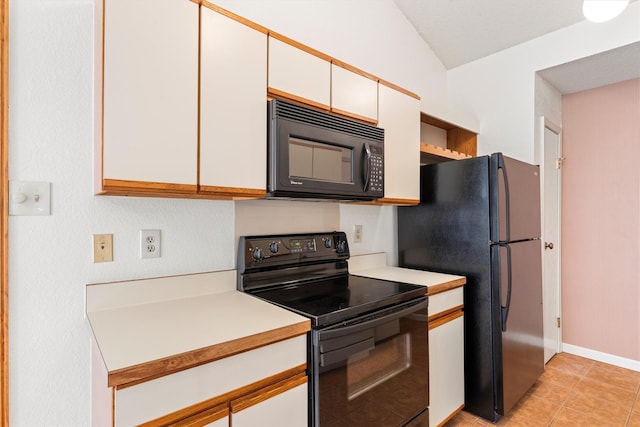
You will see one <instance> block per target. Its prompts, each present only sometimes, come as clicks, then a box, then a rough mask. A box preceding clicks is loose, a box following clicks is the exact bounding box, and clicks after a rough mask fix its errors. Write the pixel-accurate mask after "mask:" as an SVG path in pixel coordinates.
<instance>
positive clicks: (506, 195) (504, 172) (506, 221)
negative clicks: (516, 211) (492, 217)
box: [498, 155, 511, 242]
mask: <svg viewBox="0 0 640 427" xmlns="http://www.w3.org/2000/svg"><path fill="white" fill-rule="evenodd" d="M498 169H499V170H501V171H502V176H503V178H504V202H505V218H504V225H505V229H506V235H505V239H504V240H500V234H498V240H500V241H501V242H508V241H510V240H511V225H510V224H509V218H510V217H511V214H510V212H509V210H510V209H509V180H508V179H507V168H506V167H505V164H504V157H502V155H500V156H498Z"/></svg>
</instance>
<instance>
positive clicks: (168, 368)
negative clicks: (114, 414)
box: [108, 320, 311, 389]
mask: <svg viewBox="0 0 640 427" xmlns="http://www.w3.org/2000/svg"><path fill="white" fill-rule="evenodd" d="M310 329H311V321H310V320H304V321H302V322H299V323H295V324H292V325H288V326H284V327H281V328H277V329H273V330H270V331H266V332H262V333H258V334H254V335H249V336H246V337H242V338H238V339H235V340H231V341H227V342H223V343H219V344H214V345H211V346H208V347H203V348H200V349H197V350H192V351H188V352H185V353H180V354H175V355H172V356H168V357H164V358H161V359H157V360H152V361H149V362H144V363H140V364H138V365H133V366H129V367H126V368H120V369H115V370H113V371H110V372H108V385H109V387H115V388H117V389H123V388H126V387H131V386H133V385H136V384H140V383H143V382H146V381H150V380H153V379H156V378H160V377H163V376H165V375H170V374H174V373H176V372H180V371H183V370H185V369H189V368H194V367H196V366H200V365H204V364H205V363H209V362H214V361H216V360H220V359H224V358H225V357H229V356H233V355H235V354H238V353H243V352H245V351H249V350H253V349H256V348H258V347H263V346H265V345H269V344H274V343H276V342H279V341H284V340H286V339H289V338H294V337H297V336H299V335H304V334H306V333H307V332H308V331H309V330H310Z"/></svg>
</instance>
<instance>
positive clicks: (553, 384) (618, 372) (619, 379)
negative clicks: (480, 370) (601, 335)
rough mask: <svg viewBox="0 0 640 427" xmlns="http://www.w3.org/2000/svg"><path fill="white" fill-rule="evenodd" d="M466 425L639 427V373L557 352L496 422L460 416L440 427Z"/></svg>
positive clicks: (466, 414) (470, 415) (465, 414)
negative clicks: (539, 374)
mask: <svg viewBox="0 0 640 427" xmlns="http://www.w3.org/2000/svg"><path fill="white" fill-rule="evenodd" d="M471 425H473V426H476V427H482V426H492V425H496V426H508V427H521V426H533V427H535V426H553V427H564V426H567V427H609V426H621V427H640V372H635V371H631V370H628V369H623V368H619V367H617V366H612V365H608V364H605V363H601V362H596V361H593V360H590V359H585V358H582V357H579V356H574V355H571V354H568V353H560V354H557V355H555V356H554V357H553V358H552V359H551V360H550V361H549V363H547V366H546V368H545V371H544V374H542V376H541V377H540V379H539V380H538V381H537V382H536V383H535V384H534V385H533V387H531V390H530V391H529V392H528V393H527V394H526V395H525V396H524V397H523V398H522V399H521V400H520V402H518V403H517V404H516V406H515V407H514V408H513V409H512V410H511V412H510V413H509V414H507V416H506V417H503V418H502V419H500V420H499V421H498V422H497V423H495V424H492V423H490V422H489V421H486V420H484V419H482V418H478V417H476V416H475V415H472V414H470V413H467V412H464V411H462V412H460V413H459V414H457V415H456V416H455V417H454V418H452V419H451V420H450V421H449V422H448V423H447V424H445V427H458V426H460V427H466V426H471Z"/></svg>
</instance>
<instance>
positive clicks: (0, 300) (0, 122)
mask: <svg viewBox="0 0 640 427" xmlns="http://www.w3.org/2000/svg"><path fill="white" fill-rule="evenodd" d="M8 98H9V0H0V168H1V170H2V172H0V174H1V176H2V178H1V182H0V205H1V210H2V213H1V214H0V235H1V236H2V237H1V238H0V239H1V241H0V317H1V319H0V322H2V326H1V327H0V341H2V346H1V350H0V359H1V360H0V425H2V426H8V425H9V275H8V259H9V254H8V249H9V237H8V236H9V203H8V201H9V168H8V161H9V160H8V157H7V155H8V149H9V131H8V129H9V123H8V119H9V102H8Z"/></svg>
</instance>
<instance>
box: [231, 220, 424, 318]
mask: <svg viewBox="0 0 640 427" xmlns="http://www.w3.org/2000/svg"><path fill="white" fill-rule="evenodd" d="M348 258H349V245H348V243H347V236H346V234H345V233H344V232H341V231H333V232H328V233H307V234H285V235H265V236H242V237H240V242H239V245H238V259H237V262H238V290H240V291H243V292H247V293H249V294H251V295H254V296H256V297H258V298H262V299H263V300H265V301H269V302H271V303H274V304H276V305H279V306H281V307H284V308H286V309H289V310H291V311H294V312H296V313H298V314H301V315H303V316H306V317H308V318H310V319H311V323H312V326H313V327H321V326H327V325H332V324H335V323H338V322H342V321H345V320H349V319H353V318H356V317H358V316H361V315H364V314H366V313H369V312H372V311H374V310H378V309H382V308H384V307H390V306H393V305H396V304H399V303H404V302H407V301H410V300H413V299H418V298H423V299H426V296H425V295H426V288H425V287H424V286H419V285H413V284H409V283H401V282H394V281H388V280H380V279H373V278H368V277H362V276H356V275H352V274H349V268H348V264H347V259H348Z"/></svg>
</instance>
